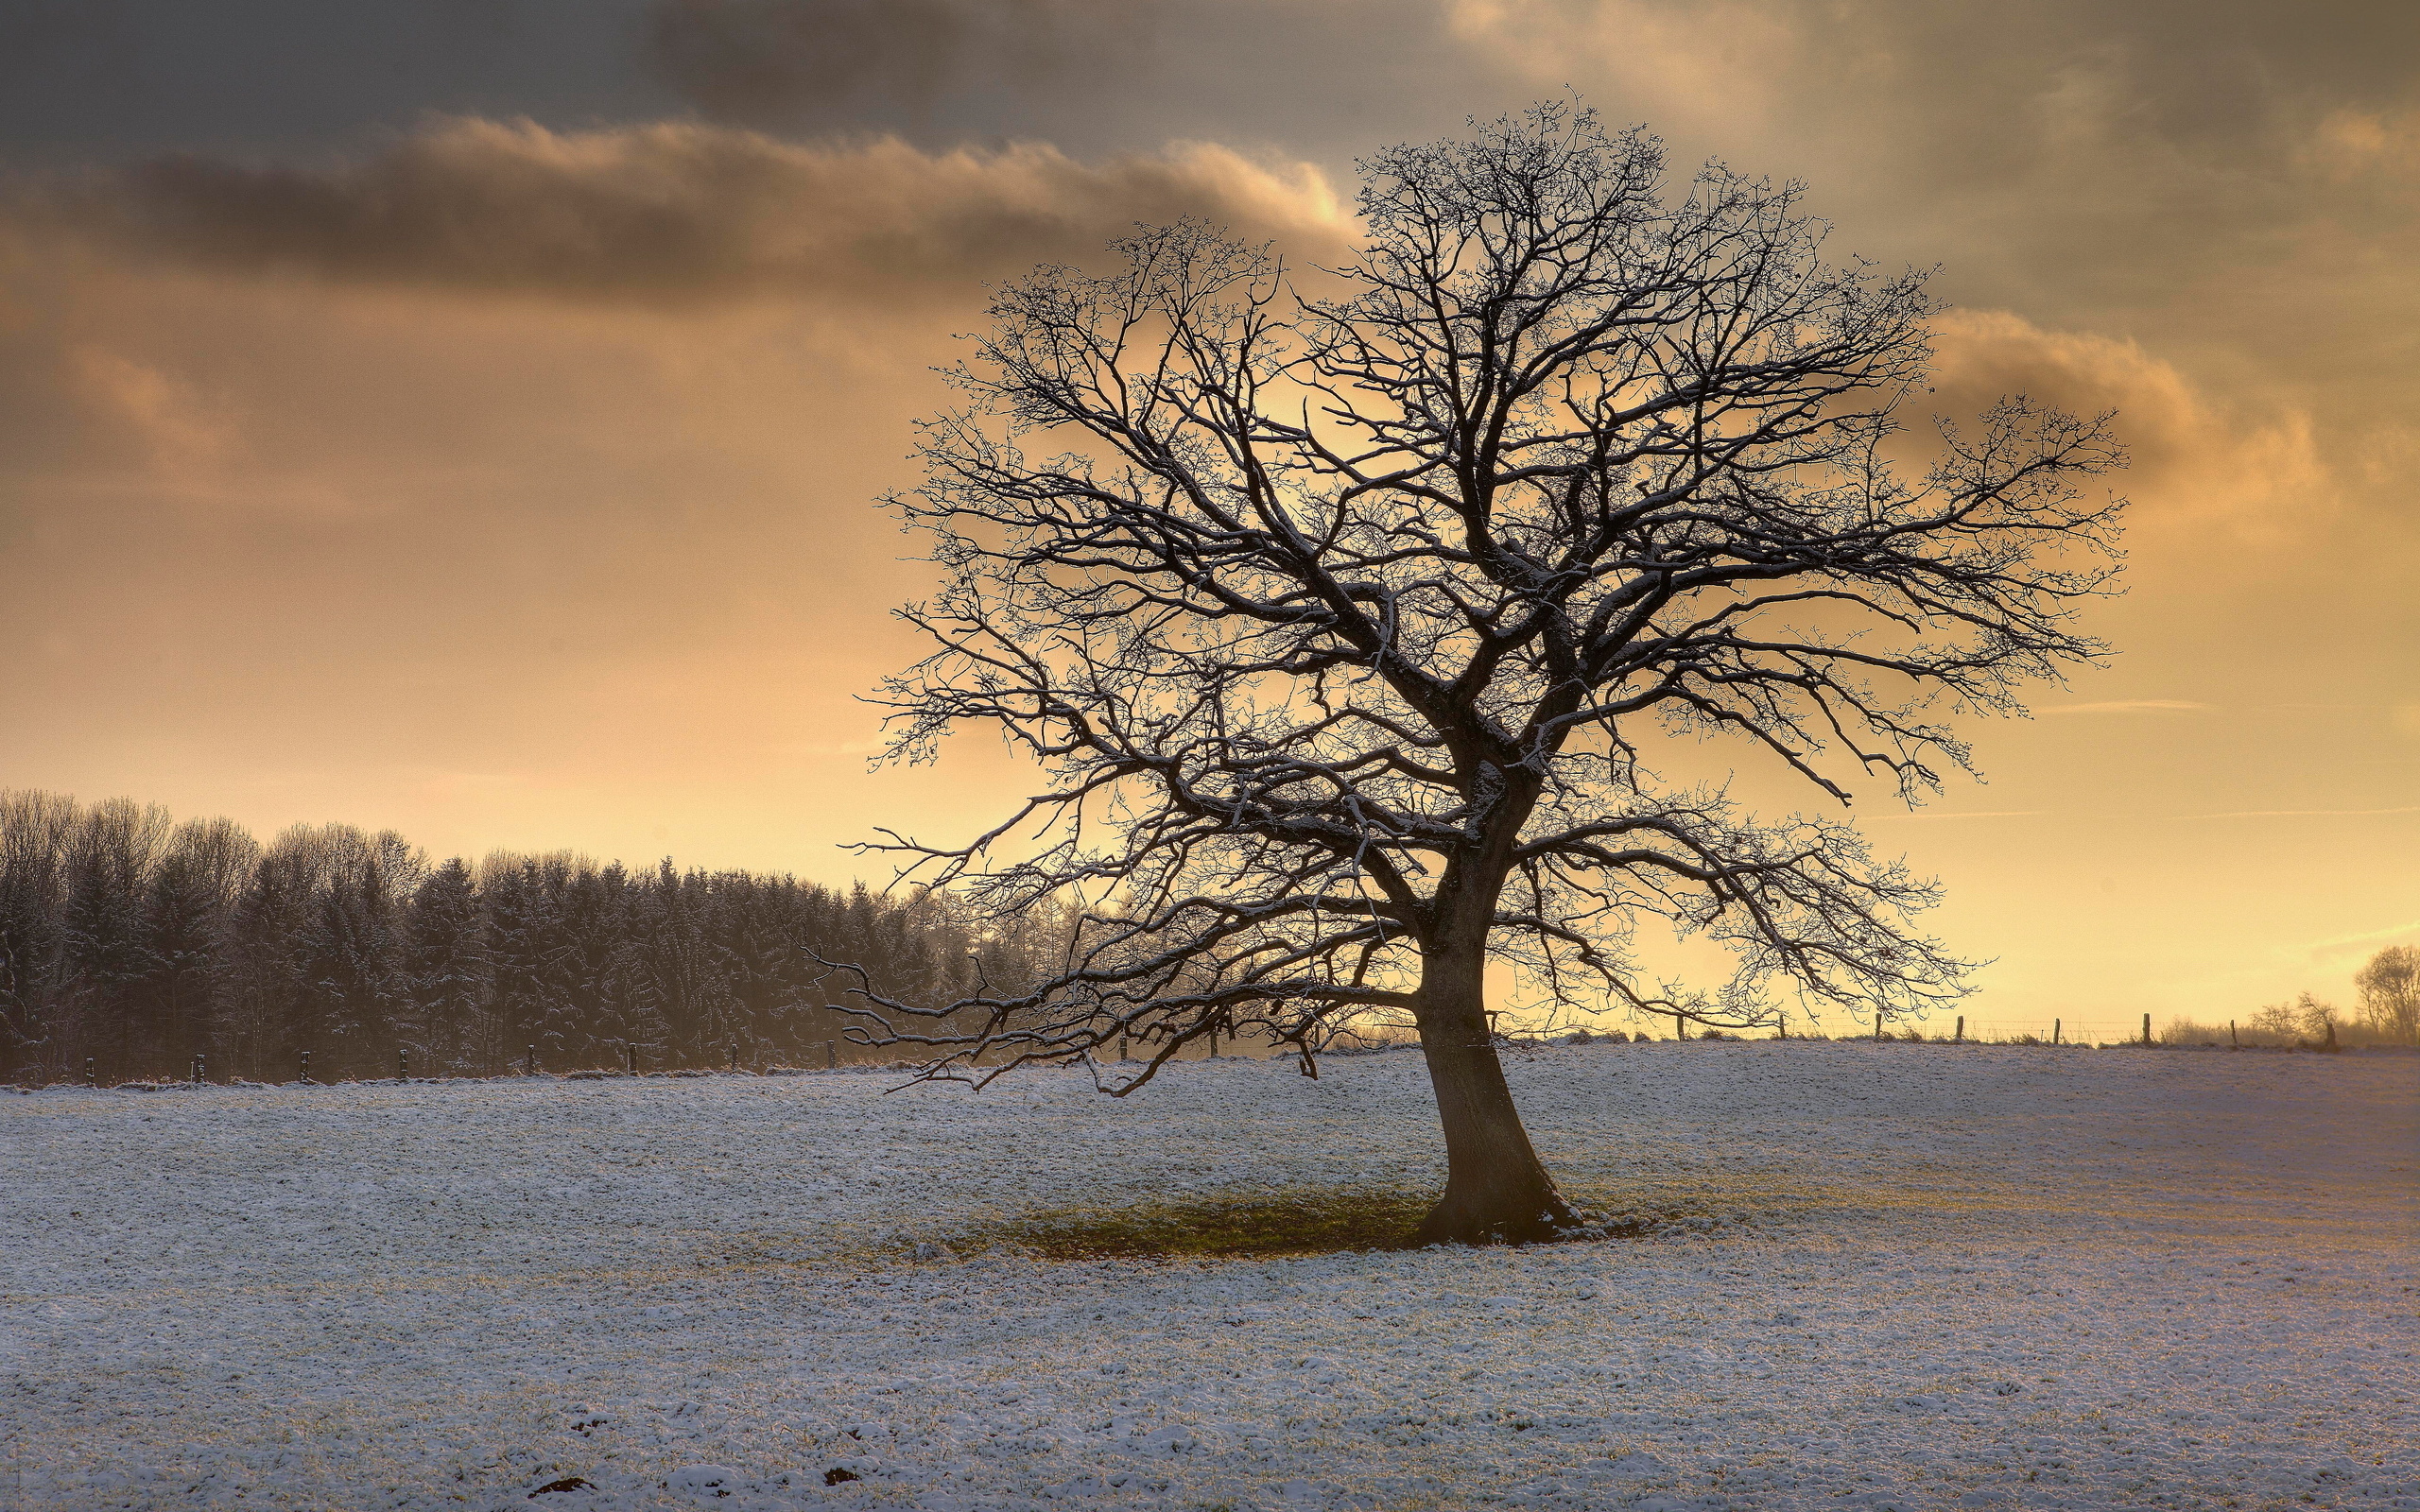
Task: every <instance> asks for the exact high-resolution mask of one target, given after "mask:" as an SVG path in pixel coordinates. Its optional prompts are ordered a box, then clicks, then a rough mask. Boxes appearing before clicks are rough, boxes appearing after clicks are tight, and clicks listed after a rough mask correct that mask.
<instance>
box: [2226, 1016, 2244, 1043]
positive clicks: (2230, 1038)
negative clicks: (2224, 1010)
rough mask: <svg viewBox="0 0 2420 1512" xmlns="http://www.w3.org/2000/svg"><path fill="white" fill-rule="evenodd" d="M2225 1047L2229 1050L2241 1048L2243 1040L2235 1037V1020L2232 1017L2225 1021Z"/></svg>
mask: <svg viewBox="0 0 2420 1512" xmlns="http://www.w3.org/2000/svg"><path fill="white" fill-rule="evenodd" d="M2227 1048H2228V1049H2229V1050H2240V1049H2242V1048H2243V1041H2242V1040H2239V1039H2238V1038H2236V1032H2235V1021H2234V1020H2233V1019H2229V1020H2228V1021H2227Z"/></svg>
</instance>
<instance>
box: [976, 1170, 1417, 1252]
mask: <svg viewBox="0 0 2420 1512" xmlns="http://www.w3.org/2000/svg"><path fill="white" fill-rule="evenodd" d="M1435 1201H1436V1199H1435V1198H1434V1197H1432V1196H1429V1195H1427V1194H1422V1193H1414V1192H1402V1191H1393V1190H1388V1189H1384V1188H1340V1189H1336V1190H1327V1191H1320V1190H1310V1191H1294V1192H1279V1193H1259V1194H1236V1195H1233V1196H1206V1197H1190V1198H1179V1199H1173V1200H1168V1201H1159V1202H1138V1203H1133V1204H1132V1205H1129V1206H1127V1207H1122V1208H1070V1209H1063V1210H1059V1211H1046V1212H1029V1213H1026V1214H1023V1215H1021V1216H1019V1217H1016V1218H1012V1219H1009V1220H1007V1221H1005V1222H1002V1223H999V1224H997V1225H994V1226H992V1227H990V1228H988V1229H985V1230H984V1231H982V1232H981V1233H979V1234H974V1235H969V1236H968V1242H970V1243H971V1244H973V1245H974V1246H984V1245H1004V1246H1011V1247H1014V1248H1018V1249H1025V1250H1029V1251H1031V1252H1032V1253H1034V1254H1036V1255H1039V1256H1041V1257H1042V1258H1043V1259H1045V1260H1108V1259H1145V1258H1152V1257H1170V1258H1175V1257H1187V1256H1196V1257H1201V1258H1205V1259H1207V1258H1212V1257H1219V1256H1241V1255H1321V1254H1332V1253H1335V1252H1337V1251H1339V1250H1350V1249H1394V1248H1399V1247H1401V1246H1403V1245H1404V1244H1405V1243H1406V1242H1408V1241H1409V1239H1410V1238H1411V1234H1412V1230H1413V1229H1417V1228H1419V1227H1420V1220H1421V1219H1422V1218H1424V1217H1426V1216H1427V1214H1428V1210H1429V1208H1430V1206H1431V1205H1432V1204H1433V1203H1434V1202H1435Z"/></svg>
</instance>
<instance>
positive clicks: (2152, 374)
mask: <svg viewBox="0 0 2420 1512" xmlns="http://www.w3.org/2000/svg"><path fill="white" fill-rule="evenodd" d="M1935 348H1936V352H1937V358H1936V361H1935V364H1934V369H1933V382H1934V394H1933V407H1934V408H1935V409H1936V410H1937V411H1938V412H1941V413H1943V414H1945V415H1946V416H1948V417H1951V418H1953V419H1954V418H1960V417H1963V416H1969V415H1973V414H1976V413H1978V412H1979V411H1980V410H1982V409H1984V408H1986V407H1987V406H1989V405H1990V404H1992V402H1993V401H1995V400H1996V399H1997V398H1999V397H2000V396H2001V395H2004V394H2015V393H2022V394H2026V395H2028V396H2030V397H2031V398H2033V399H2035V400H2037V401H2041V402H2044V403H2048V404H2057V405H2059V406H2060V407H2062V408H2065V409H2068V410H2071V411H2074V412H2076V413H2078V414H2083V415H2093V414H2099V413H2101V412H2104V411H2114V412H2115V413H2116V416H2117V421H2116V423H2117V431H2118V438H2119V440H2120V441H2122V442H2123V443H2124V444H2125V446H2126V449H2127V452H2128V454H2129V456H2130V466H2129V467H2128V469H2127V471H2126V472H2125V473H2124V474H2123V475H2122V477H2121V478H2120V479H2119V480H2118V481H2119V483H2120V484H2121V486H2122V490H2123V491H2124V492H2125V493H2126V494H2127V495H2128V496H2129V497H2131V498H2132V499H2134V500H2135V504H2136V506H2137V507H2136V508H2135V510H2134V511H2133V513H2132V515H2131V517H2130V519H2129V525H2130V527H2132V528H2135V529H2151V530H2163V529H2165V530H2181V531H2185V532H2201V531H2205V530H2207V529H2208V528H2209V527H2210V526H2211V525H2213V524H2223V525H2225V526H2227V527H2228V528H2230V529H2231V530H2232V531H2234V532H2236V533H2238V534H2239V535H2241V536H2244V537H2248V538H2254V539H2257V540H2261V541H2278V540H2282V539H2283V538H2284V537H2285V536H2286V535H2288V534H2290V533H2303V532H2307V531H2308V529H2309V528H2310V526H2311V524H2312V523H2313V521H2314V519H2315V518H2317V517H2321V516H2325V515H2328V514H2332V513H2334V512H2335V511H2336V510H2337V509H2338V508H2339V507H2340V506H2341V503H2342V497H2341V490H2340V487H2339V484H2338V481H2337V479H2336V477H2335V476H2334V474H2333V473H2332V472H2331V471H2330V470H2329V468H2328V467H2327V465H2326V463H2325V460H2324V459H2323V458H2322V455H2321V452H2320V448H2319V445H2318V442H2317V440H2316V439H2315V427H2314V425H2313V423H2312V420H2311V417H2310V416H2309V415H2308V413H2307V412H2305V411H2302V410H2300V409H2297V408H2291V407H2285V406H2279V405H2275V404H2268V405H2254V404H2246V403H2242V402H2238V403H2229V402H2226V401H2223V400H2221V399H2218V398H2216V397H2213V396H2212V395H2211V394H2209V393H2208V392H2206V391H2205V390H2204V389H2203V388H2202V387H2199V386H2197V385H2196V384H2194V383H2192V382H2190V381H2189V380H2187V378H2186V376H2185V375H2184V374H2183V373H2182V372H2180V371H2179V370H2178V369H2176V367H2175V366H2174V365H2173V364H2172V363H2169V362H2167V361H2164V360H2162V359H2160V358H2158V357H2155V356H2152V354H2151V353H2150V352H2145V351H2144V350H2143V349H2142V348H2141V347H2140V346H2139V345H2137V344H2136V343H2135V342H2133V341H2129V340H2120V339H2118V338H2115V337H2111V336H2105V335H2091V334H2087V333H2083V332H2073V331H2048V330H2044V329H2043V328H2041V327H2040V326H2037V325H2035V324H2033V323H2032V322H2031V321H2029V320H2027V319H2025V318H2022V317H2020V316H2017V315H2014V314H2012V313H2010V312H2008V311H2005V310H1952V311H1950V312H1948V313H1947V314H1945V315H1944V316H1942V317H1941V318H1939V319H1938V320H1937V321H1936V322H1935Z"/></svg>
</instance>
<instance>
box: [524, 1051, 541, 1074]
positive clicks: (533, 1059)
mask: <svg viewBox="0 0 2420 1512" xmlns="http://www.w3.org/2000/svg"><path fill="white" fill-rule="evenodd" d="M521 1074H523V1075H524V1076H535V1075H536V1074H538V1047H537V1046H536V1045H531V1046H529V1048H528V1054H527V1056H526V1057H524V1058H523V1060H522V1062H521Z"/></svg>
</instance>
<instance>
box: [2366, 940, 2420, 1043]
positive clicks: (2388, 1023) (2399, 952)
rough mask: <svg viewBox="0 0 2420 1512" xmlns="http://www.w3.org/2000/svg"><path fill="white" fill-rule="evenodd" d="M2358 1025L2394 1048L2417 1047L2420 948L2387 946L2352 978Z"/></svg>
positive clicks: (2419, 1035) (2419, 1009) (2419, 1032)
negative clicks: (2365, 1026)
mask: <svg viewBox="0 0 2420 1512" xmlns="http://www.w3.org/2000/svg"><path fill="white" fill-rule="evenodd" d="M2353 986H2354V987H2356V988H2359V990H2360V994H2361V1021H2362V1022H2364V1023H2366V1024H2368V1025H2369V1027H2370V1028H2371V1029H2373V1030H2375V1031H2377V1033H2378V1034H2381V1035H2383V1036H2385V1037H2386V1038H2387V1039H2389V1040H2394V1041H2395V1042H2396V1043H2398V1044H2407V1045H2408V1044H2420V946H2412V945H2390V946H2388V947H2387V948H2386V949H2384V950H2382V951H2380V952H2378V953H2377V954H2376V955H2373V956H2371V957H2370V963H2369V964H2368V965H2367V966H2364V967H2362V968H2361V970H2360V971H2359V972H2357V973H2356V974H2355V975H2354V977H2353Z"/></svg>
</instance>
